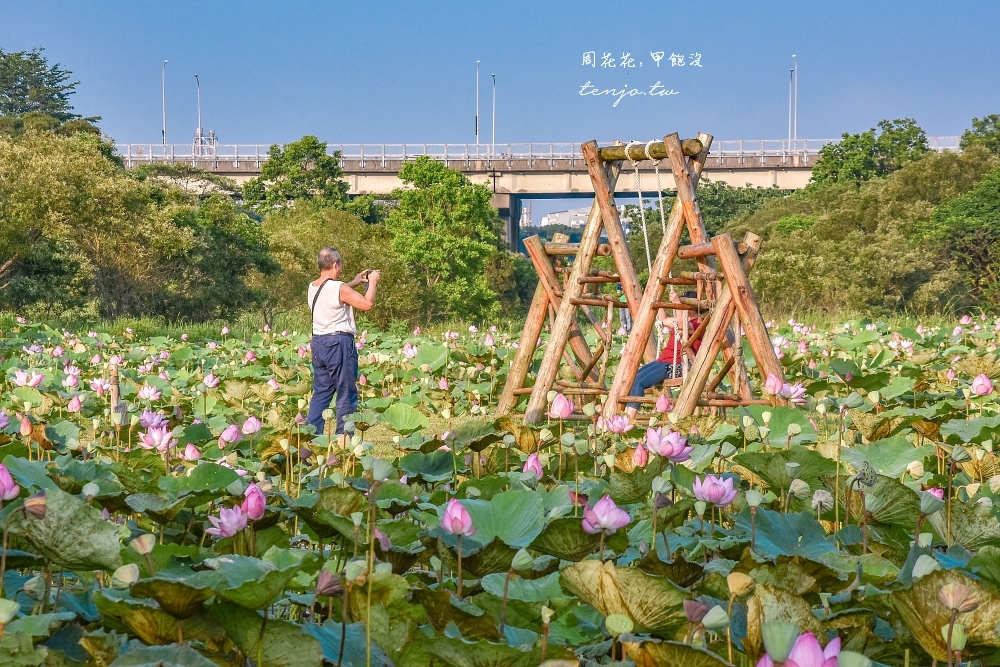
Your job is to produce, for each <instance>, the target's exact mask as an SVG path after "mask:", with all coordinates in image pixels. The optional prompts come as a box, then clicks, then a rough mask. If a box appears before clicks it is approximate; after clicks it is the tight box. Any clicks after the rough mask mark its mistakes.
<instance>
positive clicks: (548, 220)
mask: <svg viewBox="0 0 1000 667" xmlns="http://www.w3.org/2000/svg"><path fill="white" fill-rule="evenodd" d="M589 215H590V207H589V206H588V207H586V208H573V209H570V210H568V211H553V212H552V213H549V214H548V215H545V216H543V217H542V219H541V222H540V223H539V224H540V226H542V227H547V226H548V225H566V226H567V227H573V228H577V229H579V228H581V227H584V226H586V224H587V217H588V216H589ZM618 216H619V217H620V218H621V221H622V226H623V227H624V228H625V231H626V232H627V231H628V229H629V223H630V222H631V221H630V220H629V218H628V216H626V215H625V207H624V206H618Z"/></svg>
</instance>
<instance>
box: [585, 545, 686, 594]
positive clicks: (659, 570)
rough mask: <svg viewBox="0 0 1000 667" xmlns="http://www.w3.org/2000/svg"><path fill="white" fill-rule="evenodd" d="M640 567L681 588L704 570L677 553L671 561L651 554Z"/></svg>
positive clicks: (640, 562)
mask: <svg viewBox="0 0 1000 667" xmlns="http://www.w3.org/2000/svg"><path fill="white" fill-rule="evenodd" d="M660 542H662V539H661V540H660ZM577 560H582V559H577ZM639 569H640V570H642V571H643V572H645V573H646V574H652V575H655V576H659V577H666V578H667V579H669V580H670V581H672V582H674V583H675V584H677V585H678V586H680V587H681V588H687V587H688V586H691V585H692V584H694V582H696V581H698V580H699V579H701V577H702V573H703V572H704V569H703V568H702V566H701V565H699V564H698V563H692V562H691V561H688V560H685V559H684V557H683V555H681V554H675V555H674V557H673V559H672V560H671V562H669V563H666V562H664V561H663V560H661V559H660V558H659V556H658V555H653V554H650V555H648V556H646V557H645V558H643V559H642V560H641V561H639Z"/></svg>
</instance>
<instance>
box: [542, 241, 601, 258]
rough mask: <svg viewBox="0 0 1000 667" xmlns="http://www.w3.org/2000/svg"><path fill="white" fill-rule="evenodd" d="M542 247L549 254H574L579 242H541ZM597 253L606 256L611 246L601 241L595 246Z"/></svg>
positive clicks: (577, 249) (577, 250)
mask: <svg viewBox="0 0 1000 667" xmlns="http://www.w3.org/2000/svg"><path fill="white" fill-rule="evenodd" d="M542 247H543V248H544V249H545V254H546V255H550V256H559V255H575V254H576V253H578V252H580V244H579V243H545V244H542ZM597 255H598V256H600V257H608V256H609V255H611V246H610V245H609V244H607V243H601V244H600V245H598V246H597Z"/></svg>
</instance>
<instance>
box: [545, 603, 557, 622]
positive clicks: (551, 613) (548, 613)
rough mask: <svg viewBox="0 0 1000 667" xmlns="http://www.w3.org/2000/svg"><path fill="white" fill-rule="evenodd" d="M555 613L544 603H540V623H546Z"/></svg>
mask: <svg viewBox="0 0 1000 667" xmlns="http://www.w3.org/2000/svg"><path fill="white" fill-rule="evenodd" d="M555 615H556V612H555V611H553V610H552V609H549V608H548V607H546V606H545V605H542V623H544V624H545V625H548V624H549V623H550V622H551V621H552V617H553V616H555Z"/></svg>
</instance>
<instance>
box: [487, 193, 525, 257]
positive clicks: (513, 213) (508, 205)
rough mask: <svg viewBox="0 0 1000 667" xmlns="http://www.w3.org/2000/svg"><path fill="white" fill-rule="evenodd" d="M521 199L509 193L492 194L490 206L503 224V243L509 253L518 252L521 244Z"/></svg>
mask: <svg viewBox="0 0 1000 667" xmlns="http://www.w3.org/2000/svg"><path fill="white" fill-rule="evenodd" d="M521 199H522V198H521V197H518V196H516V195H512V194H511V193H509V192H497V193H494V195H493V199H492V200H491V201H490V204H491V205H492V206H493V208H495V209H496V210H497V213H498V214H499V215H500V220H501V222H502V223H503V241H504V243H506V244H507V249H508V250H509V251H510V252H519V251H520V247H519V246H520V244H521Z"/></svg>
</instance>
